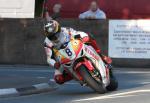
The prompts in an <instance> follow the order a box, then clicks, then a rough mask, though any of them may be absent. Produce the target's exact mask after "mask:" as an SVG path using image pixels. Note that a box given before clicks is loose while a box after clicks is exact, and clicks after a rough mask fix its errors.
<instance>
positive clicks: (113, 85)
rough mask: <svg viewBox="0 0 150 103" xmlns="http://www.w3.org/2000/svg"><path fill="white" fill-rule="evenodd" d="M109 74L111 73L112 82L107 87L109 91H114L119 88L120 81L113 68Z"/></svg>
mask: <svg viewBox="0 0 150 103" xmlns="http://www.w3.org/2000/svg"><path fill="white" fill-rule="evenodd" d="M109 74H110V84H109V85H108V86H107V87H106V89H107V90H108V91H114V90H116V89H117V88H118V81H117V79H116V78H115V77H114V75H113V72H112V68H111V69H110V73H109Z"/></svg>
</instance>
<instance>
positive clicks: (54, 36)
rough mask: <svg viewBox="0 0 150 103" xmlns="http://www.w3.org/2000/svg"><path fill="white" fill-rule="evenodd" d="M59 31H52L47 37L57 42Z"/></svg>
mask: <svg viewBox="0 0 150 103" xmlns="http://www.w3.org/2000/svg"><path fill="white" fill-rule="evenodd" d="M59 37H60V33H59V32H58V33H54V34H52V35H50V36H48V39H50V40H51V41H52V42H54V43H57V42H59Z"/></svg>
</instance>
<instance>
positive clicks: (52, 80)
mask: <svg viewBox="0 0 150 103" xmlns="http://www.w3.org/2000/svg"><path fill="white" fill-rule="evenodd" d="M49 80H50V81H51V82H55V80H54V79H49ZM65 84H68V85H74V84H75V85H76V84H79V83H78V82H66V83H65Z"/></svg>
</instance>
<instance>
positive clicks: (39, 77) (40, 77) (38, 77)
mask: <svg viewBox="0 0 150 103" xmlns="http://www.w3.org/2000/svg"><path fill="white" fill-rule="evenodd" d="M36 78H38V79H45V78H46V77H36Z"/></svg>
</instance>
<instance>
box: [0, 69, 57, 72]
mask: <svg viewBox="0 0 150 103" xmlns="http://www.w3.org/2000/svg"><path fill="white" fill-rule="evenodd" d="M0 71H9V72H11V71H15V72H48V73H49V72H50V73H53V72H54V70H37V69H35V70H29V69H28V70H27V69H0Z"/></svg>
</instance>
